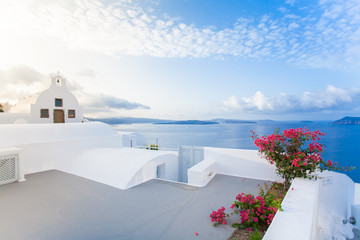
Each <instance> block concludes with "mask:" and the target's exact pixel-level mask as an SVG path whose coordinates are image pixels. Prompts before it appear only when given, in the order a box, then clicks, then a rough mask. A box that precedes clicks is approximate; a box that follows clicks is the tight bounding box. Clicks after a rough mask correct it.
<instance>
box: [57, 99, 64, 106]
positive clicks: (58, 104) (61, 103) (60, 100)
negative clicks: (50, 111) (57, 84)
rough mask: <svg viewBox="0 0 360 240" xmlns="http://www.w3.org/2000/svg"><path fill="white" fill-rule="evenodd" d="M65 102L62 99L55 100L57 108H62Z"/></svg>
mask: <svg viewBox="0 0 360 240" xmlns="http://www.w3.org/2000/svg"><path fill="white" fill-rule="evenodd" d="M62 106H63V102H62V99H61V98H55V107H62Z"/></svg>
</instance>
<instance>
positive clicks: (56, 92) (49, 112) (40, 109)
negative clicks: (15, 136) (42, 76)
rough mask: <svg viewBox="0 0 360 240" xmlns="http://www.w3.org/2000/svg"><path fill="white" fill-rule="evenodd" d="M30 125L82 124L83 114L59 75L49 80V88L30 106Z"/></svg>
mask: <svg viewBox="0 0 360 240" xmlns="http://www.w3.org/2000/svg"><path fill="white" fill-rule="evenodd" d="M30 114H31V117H30V122H31V123H73V122H82V121H83V120H84V118H83V112H82V108H81V107H80V105H79V102H78V100H77V99H76V98H75V96H74V95H73V94H72V93H71V92H70V91H69V90H68V89H67V88H66V79H65V78H62V77H61V76H60V75H57V76H53V77H52V78H51V86H50V88H49V89H47V90H45V91H44V92H42V93H41V94H40V95H39V97H38V98H37V100H36V102H35V103H34V104H31V111H30Z"/></svg>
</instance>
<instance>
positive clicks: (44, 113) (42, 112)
mask: <svg viewBox="0 0 360 240" xmlns="http://www.w3.org/2000/svg"><path fill="white" fill-rule="evenodd" d="M40 117H41V118H49V109H40Z"/></svg>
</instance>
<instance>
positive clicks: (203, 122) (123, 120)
mask: <svg viewBox="0 0 360 240" xmlns="http://www.w3.org/2000/svg"><path fill="white" fill-rule="evenodd" d="M85 118H86V117H85ZM86 119H88V120H89V121H99V122H104V123H107V124H113V125H114V124H133V123H150V124H183V125H186V124H189V125H190V124H193V125H208V124H246V123H252V124H254V123H255V124H256V123H268V122H274V121H272V120H260V121H252V120H240V119H223V118H217V119H212V120H170V119H167V120H166V119H156V118H134V117H119V118H86Z"/></svg>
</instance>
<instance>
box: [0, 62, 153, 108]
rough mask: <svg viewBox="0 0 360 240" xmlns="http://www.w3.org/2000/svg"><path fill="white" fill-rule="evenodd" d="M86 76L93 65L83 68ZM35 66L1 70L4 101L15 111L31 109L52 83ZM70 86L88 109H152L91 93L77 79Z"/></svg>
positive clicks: (83, 73) (1, 89) (113, 97)
mask: <svg viewBox="0 0 360 240" xmlns="http://www.w3.org/2000/svg"><path fill="white" fill-rule="evenodd" d="M80 73H81V75H82V76H90V77H92V76H93V75H94V74H95V73H94V72H93V71H92V70H90V69H85V70H83V71H81V72H80ZM51 75H52V74H49V75H45V74H42V73H40V72H38V71H36V70H35V69H33V68H31V67H29V66H25V65H17V66H13V67H12V68H10V69H7V70H0V82H1V85H2V87H1V88H0V96H1V98H0V103H4V102H10V103H11V104H12V107H11V110H10V111H11V112H29V111H30V104H32V103H35V101H36V99H37V97H38V96H39V94H40V93H41V92H42V91H44V90H45V89H47V88H48V87H49V85H50V76H51ZM66 83H67V88H68V89H69V90H70V91H71V92H72V93H74V95H75V96H76V97H77V98H78V100H79V103H80V104H81V106H83V107H84V110H85V111H84V112H85V113H86V111H88V112H114V111H115V112H116V110H133V109H144V110H146V109H150V107H149V106H146V105H143V104H140V103H137V102H131V101H128V100H126V99H122V98H118V97H115V96H112V95H107V94H101V93H88V92H87V91H86V89H84V88H83V86H81V85H80V84H78V83H77V82H76V81H67V82H66Z"/></svg>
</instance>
